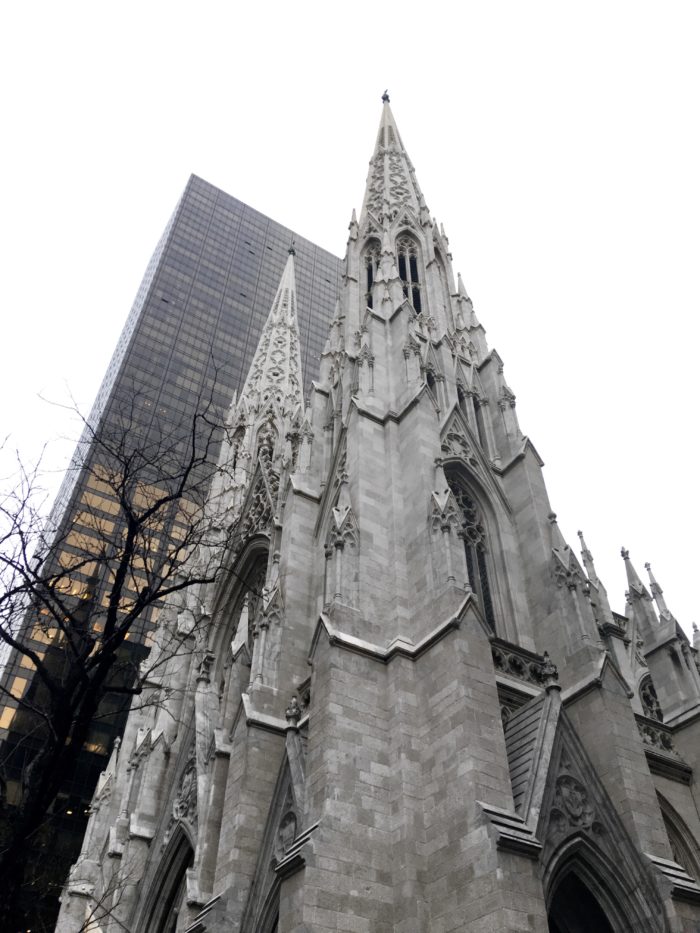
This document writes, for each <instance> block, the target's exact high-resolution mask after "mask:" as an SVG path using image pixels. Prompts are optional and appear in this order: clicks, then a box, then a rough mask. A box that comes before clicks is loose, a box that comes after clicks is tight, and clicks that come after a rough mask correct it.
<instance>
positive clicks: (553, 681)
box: [541, 651, 559, 690]
mask: <svg viewBox="0 0 700 933" xmlns="http://www.w3.org/2000/svg"><path fill="white" fill-rule="evenodd" d="M542 662H543V663H542V668H541V676H542V682H543V684H544V686H545V688H546V689H547V690H551V689H552V688H555V689H557V690H558V689H559V684H558V680H559V669H558V668H557V665H556V664H554V662H553V661H552V659H551V658H550V656H549V652H548V651H545V653H544V654H543V655H542Z"/></svg>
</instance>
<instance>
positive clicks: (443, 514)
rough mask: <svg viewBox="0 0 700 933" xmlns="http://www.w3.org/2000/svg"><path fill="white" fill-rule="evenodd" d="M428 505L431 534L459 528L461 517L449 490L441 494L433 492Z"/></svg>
mask: <svg viewBox="0 0 700 933" xmlns="http://www.w3.org/2000/svg"><path fill="white" fill-rule="evenodd" d="M430 504H431V509H430V526H431V529H432V531H433V532H436V531H449V530H450V529H451V528H457V529H458V528H459V527H460V525H461V524H462V516H461V514H460V512H459V509H458V508H457V503H456V502H455V499H454V496H453V495H452V493H451V492H450V491H449V490H447V491H446V492H444V493H442V494H439V493H437V492H433V494H432V495H431V497H430Z"/></svg>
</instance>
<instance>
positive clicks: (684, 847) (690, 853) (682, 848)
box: [656, 790, 700, 881]
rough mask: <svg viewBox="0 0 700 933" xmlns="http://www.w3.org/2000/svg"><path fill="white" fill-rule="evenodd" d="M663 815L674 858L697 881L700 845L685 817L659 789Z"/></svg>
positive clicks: (699, 867)
mask: <svg viewBox="0 0 700 933" xmlns="http://www.w3.org/2000/svg"><path fill="white" fill-rule="evenodd" d="M656 796H657V797H658V800H659V807H660V809H661V816H662V818H663V821H664V828H665V830H666V835H667V836H668V841H669V845H670V846H671V852H672V853H673V858H674V860H675V861H676V862H678V864H679V865H680V866H681V867H682V868H685V870H686V871H687V872H688V874H689V875H690V876H691V878H693V879H694V880H695V881H700V845H698V841H697V840H696V839H695V837H694V836H693V834H692V832H691V831H690V830H689V829H688V826H687V825H686V823H685V820H684V819H683V817H682V816H681V815H680V814H679V813H678V811H677V810H676V809H675V808H674V807H673V806H672V805H671V804H670V803H669V802H668V800H667V799H666V798H665V797H664V796H663V794H660V793H659V791H658V790H657V792H656Z"/></svg>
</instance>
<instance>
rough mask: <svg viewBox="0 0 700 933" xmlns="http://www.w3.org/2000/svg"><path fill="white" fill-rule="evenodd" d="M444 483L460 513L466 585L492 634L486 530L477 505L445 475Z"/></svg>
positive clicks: (493, 626)
mask: <svg viewBox="0 0 700 933" xmlns="http://www.w3.org/2000/svg"><path fill="white" fill-rule="evenodd" d="M447 482H448V484H449V486H450V489H451V490H452V494H453V495H454V497H455V499H456V501H457V505H458V506H459V510H460V512H461V517H462V527H461V529H460V532H459V534H460V537H461V538H462V540H463V541H464V556H465V557H466V560H467V574H468V576H469V585H470V586H471V588H472V590H473V591H474V592H475V593H476V595H477V597H478V598H479V603H480V605H481V609H482V611H483V613H484V616H485V618H486V621H487V622H488V624H489V625H490V626H491V628H492V629H493V630H494V631H495V630H496V617H495V613H494V610H493V598H492V595H491V584H490V581H489V570H488V548H487V540H486V528H485V526H484V524H483V521H482V519H481V514H480V512H479V508H478V506H477V504H476V503H475V502H474V499H473V498H472V497H471V495H470V494H469V493H468V492H467V490H466V489H465V488H464V486H463V485H462V483H461V482H460V481H459V479H458V478H457V477H454V476H448V479H447Z"/></svg>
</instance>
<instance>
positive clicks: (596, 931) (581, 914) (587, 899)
mask: <svg viewBox="0 0 700 933" xmlns="http://www.w3.org/2000/svg"><path fill="white" fill-rule="evenodd" d="M547 919H548V922H549V933H615V931H614V929H613V927H612V926H611V924H610V921H609V920H608V918H607V916H606V914H605V911H604V910H603V908H602V907H601V906H600V904H599V903H598V901H597V900H596V899H595V897H594V895H593V894H592V893H591V891H590V890H589V889H588V888H587V887H586V885H585V884H584V883H583V881H581V879H580V878H579V877H578V875H577V874H575V872H569V873H568V874H567V875H565V876H564V877H563V878H562V880H561V881H560V882H559V884H558V885H557V888H556V890H555V892H554V897H553V898H552V902H551V905H550V908H549V914H548V916H547Z"/></svg>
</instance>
